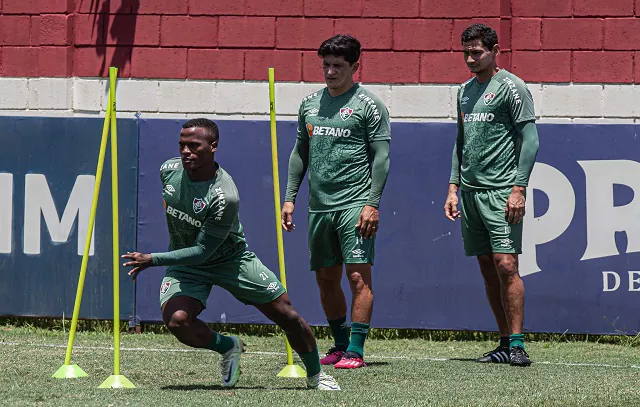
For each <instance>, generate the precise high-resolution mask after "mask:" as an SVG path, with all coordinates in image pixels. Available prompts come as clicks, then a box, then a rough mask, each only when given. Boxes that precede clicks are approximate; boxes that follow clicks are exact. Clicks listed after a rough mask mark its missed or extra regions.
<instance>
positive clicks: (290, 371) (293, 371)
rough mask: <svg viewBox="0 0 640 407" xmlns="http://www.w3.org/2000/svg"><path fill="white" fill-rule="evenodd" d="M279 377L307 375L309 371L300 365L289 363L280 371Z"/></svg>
mask: <svg viewBox="0 0 640 407" xmlns="http://www.w3.org/2000/svg"><path fill="white" fill-rule="evenodd" d="M278 377H292V378H298V377H307V371H306V370H304V369H303V368H301V367H300V366H298V365H287V366H285V367H284V369H282V370H281V371H280V373H278Z"/></svg>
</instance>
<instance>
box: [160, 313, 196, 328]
mask: <svg viewBox="0 0 640 407" xmlns="http://www.w3.org/2000/svg"><path fill="white" fill-rule="evenodd" d="M190 320H191V318H190V317H189V314H188V313H187V312H186V311H184V310H178V311H175V312H173V313H172V314H171V315H169V316H168V318H165V324H166V325H167V328H169V330H170V331H171V332H175V331H180V330H182V329H184V328H186V327H187V326H189V322H190Z"/></svg>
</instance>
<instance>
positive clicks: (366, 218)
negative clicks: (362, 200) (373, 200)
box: [356, 205, 379, 239]
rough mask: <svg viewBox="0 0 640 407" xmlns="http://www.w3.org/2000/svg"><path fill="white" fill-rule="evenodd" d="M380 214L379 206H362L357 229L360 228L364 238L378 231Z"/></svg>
mask: <svg viewBox="0 0 640 407" xmlns="http://www.w3.org/2000/svg"><path fill="white" fill-rule="evenodd" d="M378 215H379V214H378V208H375V207H373V206H369V205H367V206H365V207H364V208H362V212H360V218H358V223H356V229H360V236H362V237H363V238H364V239H368V238H370V237H373V236H375V234H376V232H378V220H379V217H378Z"/></svg>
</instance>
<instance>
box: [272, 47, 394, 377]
mask: <svg viewBox="0 0 640 407" xmlns="http://www.w3.org/2000/svg"><path fill="white" fill-rule="evenodd" d="M318 56H320V57H321V58H322V63H323V71H324V78H325V82H326V84H327V86H326V87H325V88H324V89H322V90H319V91H317V92H315V93H313V94H311V95H309V96H307V97H306V98H304V99H303V100H302V103H301V104H300V110H299V113H298V135H297V139H296V144H295V146H294V148H293V151H292V152H291V157H290V159H289V180H288V183H287V193H286V197H285V203H284V205H283V207H282V227H283V228H284V229H285V230H286V231H287V232H291V231H292V230H294V228H295V225H294V224H293V220H292V216H293V211H294V204H295V199H296V195H297V193H298V189H299V187H300V183H301V182H302V178H303V177H304V175H305V173H306V172H307V169H308V171H309V175H308V179H309V252H310V256H311V259H310V263H311V266H310V268H311V270H314V271H315V273H316V281H317V283H318V287H319V290H320V300H321V302H322V308H323V309H324V312H325V315H326V317H327V320H328V322H329V326H330V327H331V331H332V333H333V337H334V340H335V346H333V347H332V348H331V349H330V350H329V352H328V353H327V355H326V356H325V357H324V358H323V359H322V360H321V363H322V364H325V365H334V367H336V368H339V369H354V368H359V367H362V366H365V363H364V360H363V356H364V342H365V339H366V337H367V334H368V332H369V324H370V322H371V314H372V310H373V293H372V291H371V266H372V265H373V258H374V242H375V235H376V232H377V230H378V205H379V203H380V198H381V196H382V191H383V189H384V185H385V182H386V179H387V174H388V171H389V143H390V139H391V131H390V126H389V113H388V111H387V108H386V107H385V106H384V104H383V103H382V102H381V101H380V100H379V99H378V98H377V97H376V96H375V95H373V94H372V93H371V92H369V91H368V90H366V89H365V88H363V87H361V86H360V85H358V84H356V83H355V82H354V80H353V75H354V74H355V72H356V71H357V70H358V67H359V62H358V60H359V58H360V42H358V40H357V39H355V38H353V37H351V36H348V35H336V36H334V37H332V38H330V39H328V40H326V41H324V42H323V43H322V45H321V46H320V48H319V50H318ZM342 264H345V268H346V274H347V276H348V278H349V285H350V288H351V294H352V301H351V338H349V329H348V327H347V323H346V318H347V303H346V300H345V296H344V293H343V291H342V287H341V284H340V283H341V280H342V273H343V272H342Z"/></svg>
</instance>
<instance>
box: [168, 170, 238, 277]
mask: <svg viewBox="0 0 640 407" xmlns="http://www.w3.org/2000/svg"><path fill="white" fill-rule="evenodd" d="M160 177H161V179H162V197H163V201H164V207H165V212H166V216H167V226H168V228H169V237H170V239H169V241H170V244H169V250H170V251H175V250H181V249H186V248H190V247H194V246H197V245H198V244H199V242H202V241H206V240H208V241H215V240H216V239H218V240H219V241H220V242H221V243H220V244H219V246H218V247H217V249H216V250H215V251H214V252H213V254H211V255H210V256H209V258H208V259H206V260H205V261H204V262H203V263H200V264H197V265H194V266H198V267H203V268H207V267H211V266H213V265H216V264H218V263H223V262H225V261H228V260H229V259H232V258H234V257H235V256H237V255H238V254H239V253H242V252H244V251H245V250H246V248H247V241H246V239H245V236H244V232H243V230H242V224H241V223H240V218H239V204H240V198H239V195H238V190H237V188H236V185H235V183H234V182H233V178H231V176H230V175H229V174H228V173H227V172H226V171H225V170H224V169H222V167H220V166H218V170H217V171H216V175H215V177H214V178H213V179H211V180H208V181H202V182H193V181H191V180H190V179H189V177H188V176H187V173H186V171H185V170H184V168H183V167H182V161H181V160H180V158H172V159H170V160H167V161H166V162H165V163H164V164H162V166H161V167H160ZM207 238H208V239H207ZM211 238H214V239H211Z"/></svg>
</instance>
